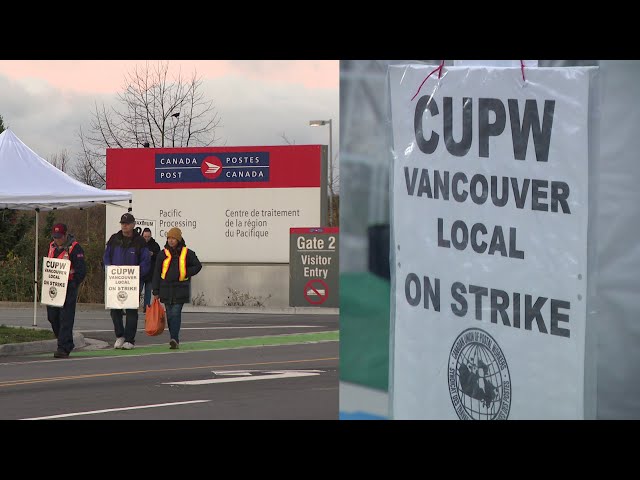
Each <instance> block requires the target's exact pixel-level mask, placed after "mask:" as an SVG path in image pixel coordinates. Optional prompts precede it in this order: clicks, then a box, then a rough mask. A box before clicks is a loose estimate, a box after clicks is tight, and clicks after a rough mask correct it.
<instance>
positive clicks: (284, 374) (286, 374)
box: [164, 370, 323, 385]
mask: <svg viewBox="0 0 640 480" xmlns="http://www.w3.org/2000/svg"><path fill="white" fill-rule="evenodd" d="M253 371H255V370H244V371H236V372H235V373H234V374H235V375H241V376H238V377H230V378H208V379H206V380H187V381H184V382H167V383H165V384H164V385H208V384H210V383H229V382H249V381H252V380H275V379H276V378H293V377H311V376H314V375H320V374H321V373H322V372H323V370H270V371H264V370H261V372H263V373H265V374H266V375H253V374H252V373H251V372H253ZM213 373H214V374H215V375H221V374H225V373H228V372H215V371H214V372H213ZM245 373H249V375H248V376H247V375H245Z"/></svg>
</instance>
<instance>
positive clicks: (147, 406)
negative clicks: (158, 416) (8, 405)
mask: <svg viewBox="0 0 640 480" xmlns="http://www.w3.org/2000/svg"><path fill="white" fill-rule="evenodd" d="M210 401H211V400H191V401H188V402H174V403H157V404H155V405H139V406H137V407H123V408H107V409H104V410H92V411H90V412H76V413H62V414H60V415H50V416H48V417H34V418H21V419H20V420H49V419H52V418H65V417H78V416H81V415H96V414H99V413H108V412H122V411H125V410H140V409H143V408H158V407H172V406H174V405H186V404H189V403H203V402H210Z"/></svg>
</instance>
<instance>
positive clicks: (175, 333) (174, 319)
mask: <svg viewBox="0 0 640 480" xmlns="http://www.w3.org/2000/svg"><path fill="white" fill-rule="evenodd" d="M182 305H184V304H183V303H171V304H165V305H164V306H165V308H166V309H167V323H168V324H169V334H170V335H171V338H173V339H174V340H175V341H176V342H178V343H180V324H181V323H182Z"/></svg>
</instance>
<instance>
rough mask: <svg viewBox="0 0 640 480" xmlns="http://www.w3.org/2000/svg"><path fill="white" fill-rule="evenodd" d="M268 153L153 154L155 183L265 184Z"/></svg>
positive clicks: (267, 176)
mask: <svg viewBox="0 0 640 480" xmlns="http://www.w3.org/2000/svg"><path fill="white" fill-rule="evenodd" d="M269 170H270V165H269V152H247V153H244V152H233V153H225V152H216V153H188V154H187V153H157V154H156V158H155V172H156V183H194V182H195V183H197V182H268V181H269Z"/></svg>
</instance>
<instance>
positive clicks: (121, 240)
mask: <svg viewBox="0 0 640 480" xmlns="http://www.w3.org/2000/svg"><path fill="white" fill-rule="evenodd" d="M135 226H136V219H135V217H134V216H133V215H132V214H130V213H125V214H123V215H122V217H121V218H120V231H119V232H117V233H114V234H113V235H111V238H109V241H108V242H107V245H106V248H105V250H104V256H103V258H102V262H103V263H104V265H105V267H107V266H109V265H139V266H140V282H141V286H142V279H143V278H144V277H145V276H146V275H147V274H148V273H149V271H150V268H151V255H150V253H149V249H148V248H146V242H145V240H144V238H143V237H142V235H140V233H138V232H137V231H136V230H135V228H134V227H135ZM122 312H123V310H122V309H111V320H113V328H114V333H115V335H116V341H115V343H114V345H113V348H116V349H124V350H131V349H133V348H134V345H135V343H136V331H137V329H138V308H127V309H124V312H125V315H126V324H125V325H123V324H122V315H123V313H122Z"/></svg>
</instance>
